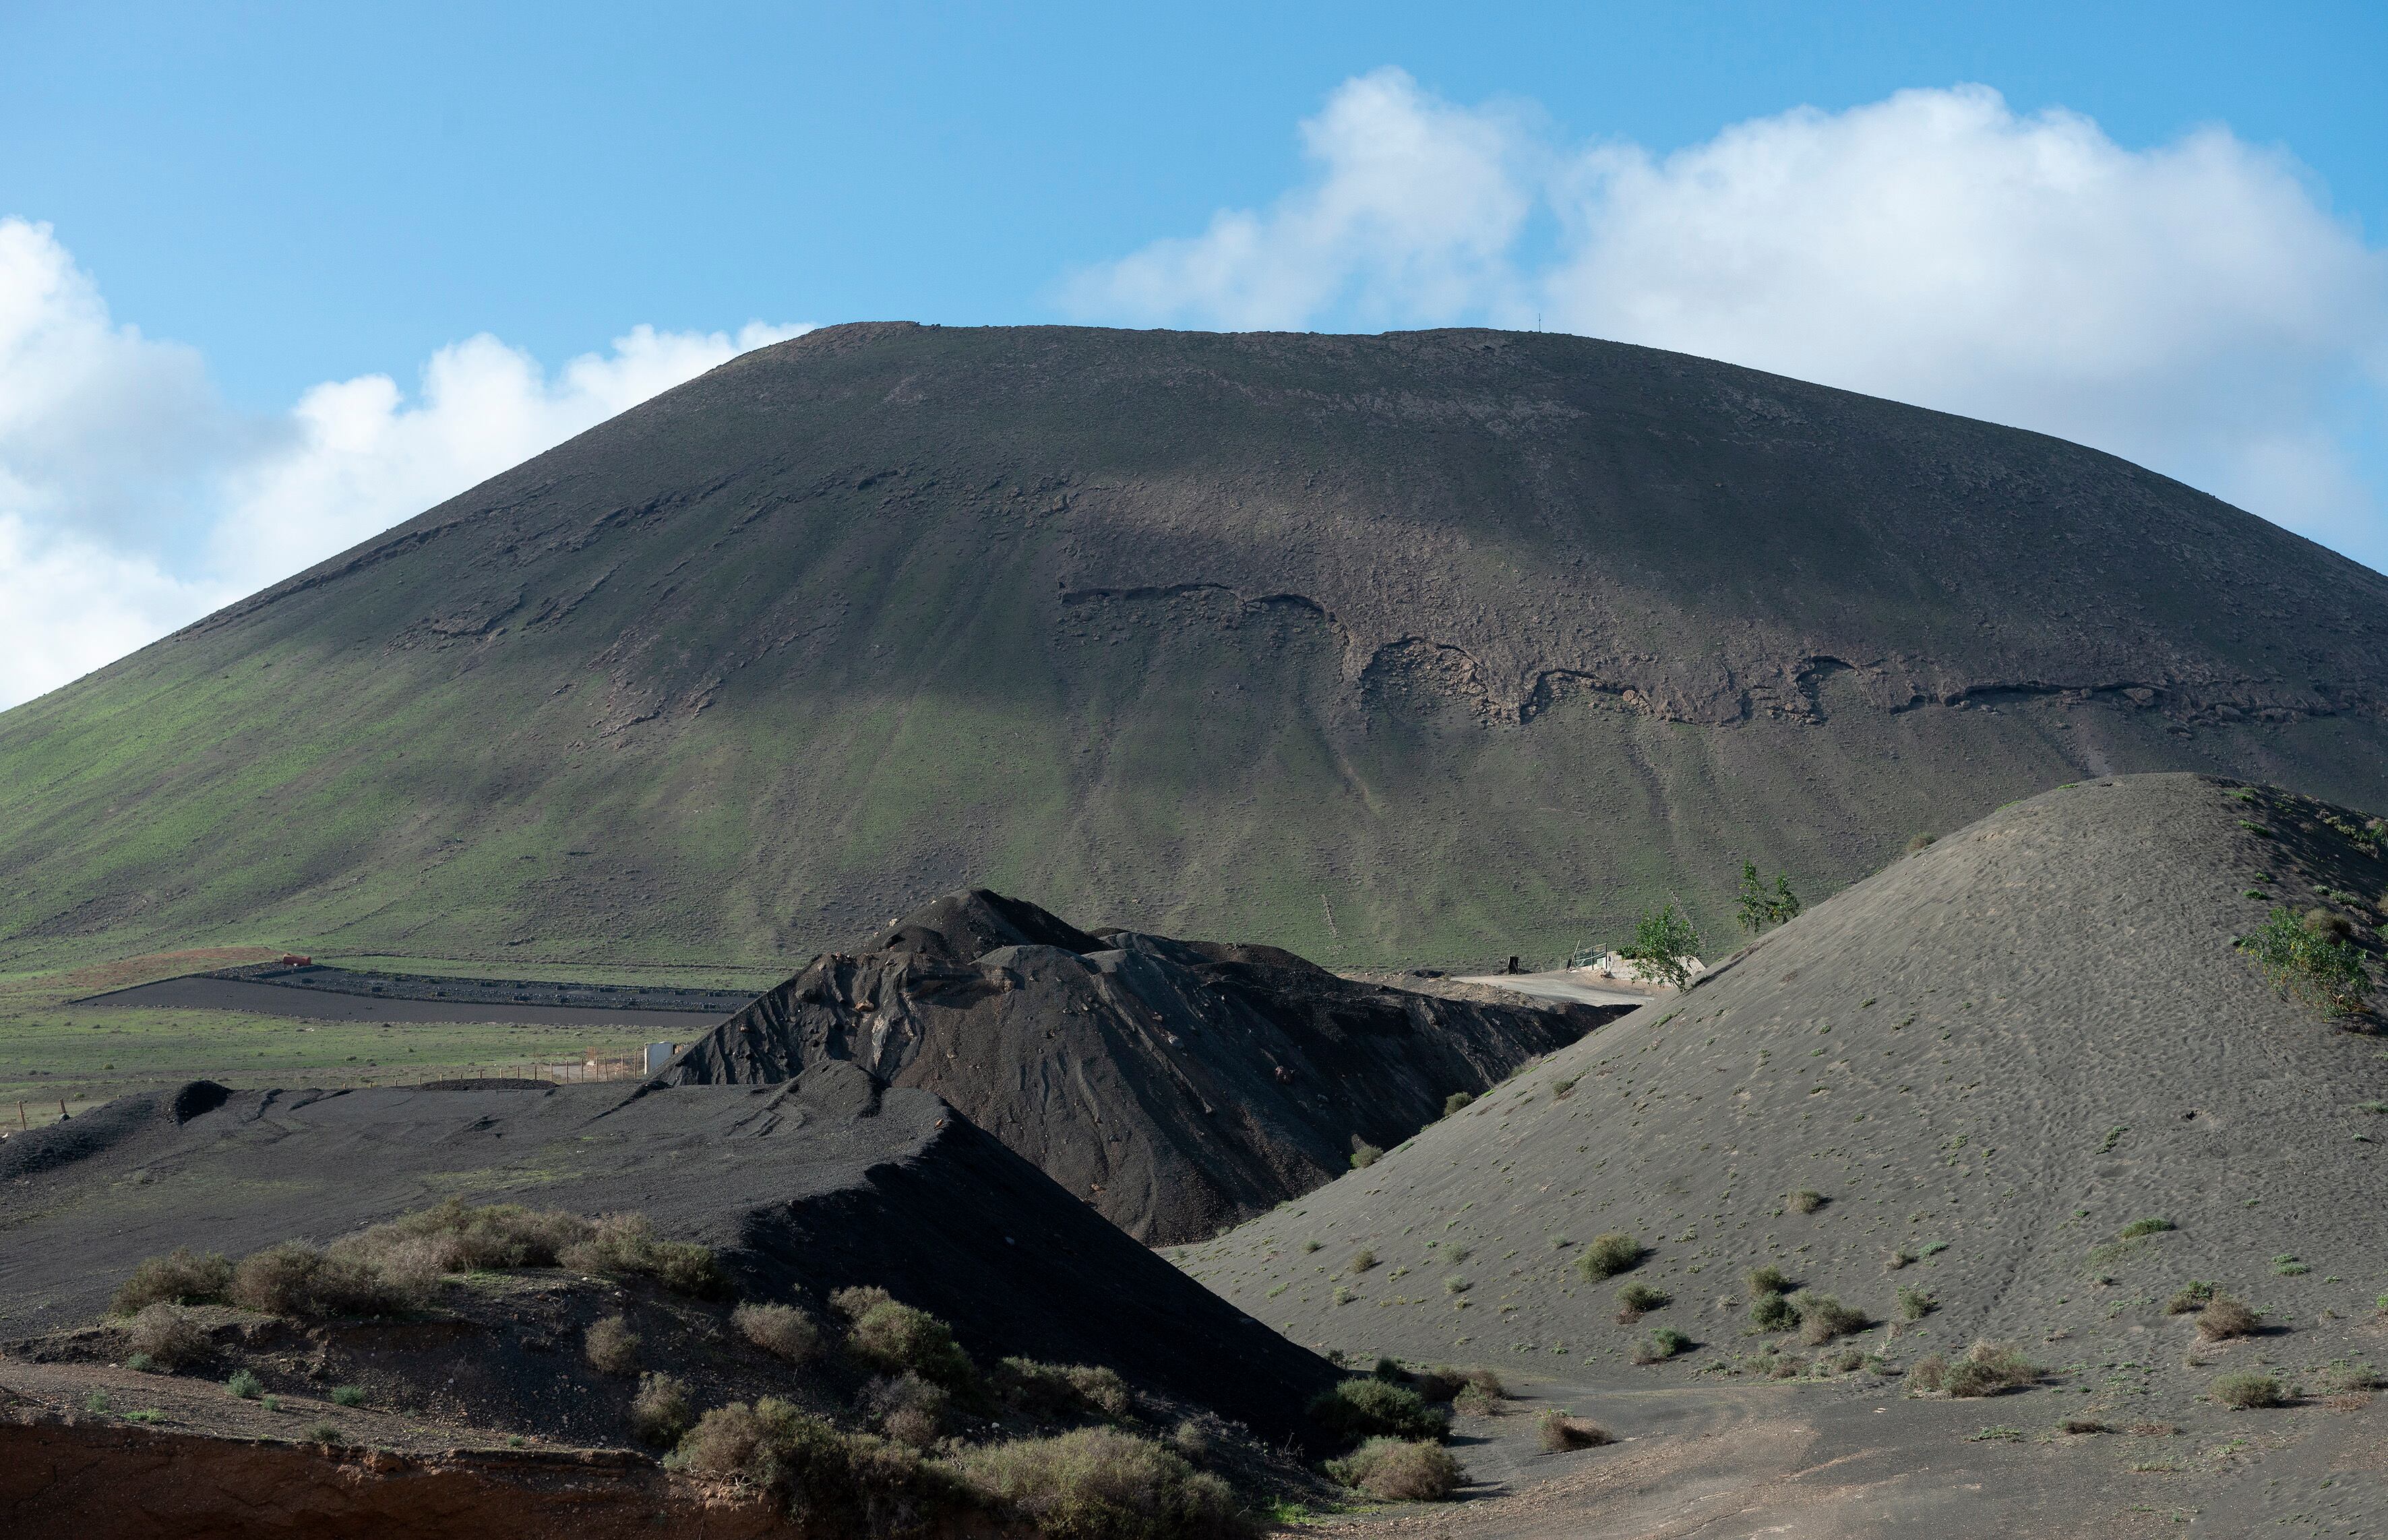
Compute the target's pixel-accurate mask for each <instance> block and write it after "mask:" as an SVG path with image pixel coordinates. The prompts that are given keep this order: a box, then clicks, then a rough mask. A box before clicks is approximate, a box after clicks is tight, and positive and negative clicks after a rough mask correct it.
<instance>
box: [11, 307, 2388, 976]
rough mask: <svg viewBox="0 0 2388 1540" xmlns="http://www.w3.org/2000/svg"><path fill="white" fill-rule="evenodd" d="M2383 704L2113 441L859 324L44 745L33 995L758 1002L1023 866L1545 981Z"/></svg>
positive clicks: (645, 418)
mask: <svg viewBox="0 0 2388 1540" xmlns="http://www.w3.org/2000/svg"><path fill="white" fill-rule="evenodd" d="M2383 703H2388V579H2383V578H2382V576H2381V575H2380V574H2378V573H2375V572H2371V571H2369V570H2368V569H2366V568H2364V567H2361V566H2356V564H2354V563H2352V562H2348V561H2345V560H2344V559H2342V558H2340V557H2338V556H2335V555H2332V554H2330V553H2329V552H2326V551H2324V550H2322V549H2320V548H2319V547H2318V546H2315V545H2313V544H2312V543H2310V542H2309V541H2304V540H2301V539H2299V538H2297V537H2295V536H2293V535H2290V534H2288V533H2286V532H2284V531H2282V530H2280V529H2279V528H2275V527H2273V526H2271V525H2268V524H2266V523H2264V522H2262V521H2261V520H2259V519H2256V518H2254V517H2252V516H2250V515H2246V514H2243V513H2241V512H2239V511H2238V510H2236V509H2233V508H2230V507H2229V506H2227V505H2225V504H2223V503H2218V502H2217V501H2215V500H2214V499H2212V498H2210V497H2206V496H2204V495H2203V494H2201V493H2198V492H2195V491H2192V490H2190V489H2188V488H2186V487H2183V486H2181V485H2179V484H2178V483H2176V482H2172V481H2168V480H2166V479H2165V478H2164V477H2159V476H2155V475H2153V474H2151V473H2149V472H2146V471H2144V470H2140V469H2138V468H2136V467H2134V466H2132V465H2127V464H2125V463H2123V462H2121V461H2118V460H2115V459H2114V458H2113V457H2111V456H2108V455H2104V454H2099V453H2096V452H2091V451H2089V450H2085V449H2082V448H2080V447H2078V446H2077V445H2072V444H2066V443H2064V442H2061V441H2058V440H2056V439H2047V438H2042V437H2039V436H2037V435H2033V434H2028V433H2020V432H2016V431H2013V430H2012V429H2007V428H2001V427H1996V426H1990V425H1988V424H1984V423H1976V422H1969V421H1966V420H1964V419H1962V418H1956V417H1950V416H1945V415H1941V414H1935V413H1930V412H1923V411H1918V410H1915V409H1912V408H1909V407H1902V406H1898V405H1895V404H1892V403H1890V402H1886V401H1875V400H1871V399H1868V398H1865V397H1861V396H1855V395H1851V394H1848V393H1847V392H1843V391H1836V390H1828V389H1823V388H1818V387H1814V386H1809V385H1803V384H1800V383H1798V382H1797V381H1794V380H1787V379H1783V378H1780V377H1777V376H1773V375H1761V374H1757V373H1753V372H1751V371H1749V370H1746V369H1736V368H1732V367H1728V366H1726V365H1722V364H1718V363H1708V362H1704V361H1701V360H1698V359H1693V358H1686V357H1683V356H1681V355H1677V354H1670V353H1662V352H1656V351H1652V350H1647V349H1641V348H1630V347H1623V346H1619V345H1616V344H1611V343H1603V342H1596V341H1592V340H1588V339H1585V338H1581V337H1556V336H1546V335H1519V334H1505V333H1496V332H1482V331H1444V332H1426V333H1409V334H1398V335H1391V336H1384V337H1316V336H1275V335H1251V336H1215V335H1203V334H1186V333H1168V332H1111V331H1098V330H1088V329H1075V328H1059V327H1030V328H991V329H985V330H951V329H941V328H936V327H919V326H908V325H859V326H845V327H837V328H833V329H831V330H828V331H823V332H819V333H815V334H813V335H811V336H808V337H802V338H799V339H797V340H795V341H793V342H789V343H787V344H784V345H782V346H780V347H776V348H770V349H766V350H761V351H758V352H756V353H751V354H748V355H746V356H745V357H743V358H740V359H738V360H736V361H734V362H732V363H729V364H726V365H724V366H723V367H721V368H719V369H717V370H715V371H714V372H712V373H711V374H709V375H705V376H704V377H703V378H701V379H698V380H695V381H692V382H691V383H690V384H688V385H687V386H684V387H682V388H680V389H677V390H674V391H671V392H668V393H667V394H666V395H664V396H661V397H659V398H657V399H656V400H654V401H650V402H648V403H647V404H645V405H643V406H641V407H639V408H638V409H636V410H634V411H632V412H629V413H626V414H623V415H622V416H620V417H618V418H616V419H615V420H614V421H612V422H609V423H607V424H605V425H603V426H601V427H599V428H596V429H594V430H592V431H591V432H590V433H587V434H584V435H582V436H581V437H580V438H578V439H574V440H573V441H571V442H570V443H567V444H564V445H561V446H559V447H558V448H556V449H555V450H553V451H552V452H549V453H546V454H543V455H541V456H540V457H539V458H537V459H536V460H533V461H530V462H528V463H527V464H526V465H522V466H520V467H517V468H516V469H514V470H513V471H510V472H508V473H506V474H505V475H503V476H502V477H497V478H495V479H494V480H491V481H490V482H489V483H487V484H485V485H483V486H481V487H478V488H476V489H474V490H472V491H470V492H468V493H465V494H464V495H463V496H461V497H458V498H456V499H454V500H452V501H451V502H450V503H446V504H444V505H442V506H440V507H438V508H436V509H433V510H431V511H430V512H428V513H426V514H425V515H422V516H420V517H418V518H416V519H413V520H412V521H410V522H409V523H407V524H405V525H403V526H401V527H400V528H396V529H393V530H390V531H389V532H387V534H384V535H382V536H378V537H376V538H375V539H374V540H373V541H368V542H366V543H365V544H363V545H361V546H359V547H357V548H356V549H355V550H353V551H350V552H348V553H346V554H342V555H341V556H339V557H337V558H336V559H334V560H332V561H328V562H325V563H324V564H323V565H322V566H318V567H316V568H314V569H313V570H311V571H309V572H307V573H304V574H301V575H300V576H299V577H297V578H294V579H291V580H289V581H287V582H285V583H282V584H278V585H276V586H275V587H274V588H273V589H271V590H269V591H267V592H263V593H260V594H258V595H256V596H255V597H253V598H251V599H248V600H246V601H244V602H242V603H241V604H239V605H234V606H232V607H231V608H229V609H227V610H225V611H223V612H222V613H221V614H219V615H216V616H213V617H210V618H209V619H208V620H206V621H204V622H202V623H200V624H198V625H197V626H194V627H192V628H191V629H189V630H186V631H184V632H183V633H181V634H180V635H177V636H175V637H172V638H170V639H168V640H167V641H165V642H162V643H159V644H158V645H156V646H154V647H152V648H149V649H147V650H146V651H145V652H143V653H142V654H140V655H137V656H135V657H133V658H130V659H127V660H125V661H124V662H122V663H120V664H117V665H114V666H112V667H110V668H108V669H106V670H103V671H102V672H101V673H99V674H98V675H95V676H94V677H93V678H91V679H88V680H85V681H81V682H78V683H76V684H74V685H70V686H69V687H67V688H66V689H63V690H60V691H57V692H56V693H54V694H52V695H50V696H48V697H45V698H44V699H43V700H40V701H36V702H32V703H30V704H29V705H27V706H22V707H19V709H17V710H15V711H12V712H10V713H8V714H7V715H6V716H5V717H0V871H6V872H8V873H9V876H10V879H11V880H10V882H9V883H8V884H6V885H5V888H6V891H0V954H6V955H12V956H32V957H54V956H55V957H67V956H78V957H80V956H95V955H108V954H112V955H124V954H127V953H130V952H133V951H139V950H149V949H157V948H161V947H168V946H183V945H187V944H188V942H189V940H190V938H192V937H193V936H196V935H204V934H211V933H222V934H231V933H233V932H235V931H236V932H238V933H239V934H240V935H244V936H254V935H273V936H275V937H277V938H278V940H279V941H280V942H281V944H284V945H287V946H292V947H296V948H299V949H301V950H314V949H319V948H320V949H325V950H329V949H334V948H337V949H340V950H345V951H349V952H354V953H368V952H371V953H391V954H398V955H405V956H438V957H451V958H503V959H506V960H507V961H508V962H509V963H510V964H516V965H518V964H520V963H521V962H522V961H525V960H529V959H538V960H542V961H620V960H625V959H629V960H635V961H656V962H665V961H669V962H676V963H679V962H690V961H705V962H736V963H741V964H746V965H763V964H766V963H769V962H772V961H774V960H777V959H781V958H790V957H804V956H810V955H812V954H813V953H815V952H817V951H819V950H820V949H822V948H824V947H826V946H828V945H830V944H831V942H832V940H833V938H834V937H837V936H840V935H854V934H857V932H860V931H862V930H864V929H866V928H869V927H870V926H874V925H877V924H879V923H883V920H884V919H885V918H886V917H887V916H890V915H894V914H898V913H902V912H904V911H905V910H908V909H910V908H912V907H913V906H916V905H918V904H920V903H921V902H922V901H923V900H924V899H926V898H928V897H932V896H934V895H935V894H937V893H939V892H942V891H946V890H947V889H950V888H952V887H954V886H956V885H959V884H961V883H963V882H965V881H984V882H988V883H990V884H992V885H996V886H998V887H1004V888H1009V889H1011V890H1013V891H1031V892H1035V893H1037V894H1040V895H1043V896H1046V897H1048V901H1050V902H1052V903H1053V904H1055V905H1056V906H1057V907H1060V908H1062V909H1064V910H1067V911H1069V912H1073V913H1086V914H1093V913H1104V914H1134V915H1137V916H1139V917H1140V918H1141V919H1142V922H1143V923H1145V924H1147V925H1148V926H1150V928H1153V929H1158V930H1164V931H1168V932H1171V933H1174V934H1179V935H1245V936H1260V937H1265V938H1267V939H1268V940H1270V941H1272V942H1274V943H1276V944H1277V945H1280V946H1286V947H1291V948H1297V949H1299V950H1300V951H1302V954H1303V955H1305V956H1308V957H1312V958H1315V959H1317V960H1320V961H1325V962H1327V963H1329V964H1331V965H1336V966H1355V967H1366V966H1384V965H1386V964H1389V963H1416V962H1445V963H1453V962H1459V961H1467V960H1470V959H1473V960H1478V961H1483V960H1490V959H1497V958H1501V957H1505V956H1508V955H1510V954H1512V953H1522V954H1532V955H1535V956H1536V957H1538V958H1539V959H1542V960H1548V959H1550V958H1551V957H1553V956H1554V955H1556V954H1558V953H1561V952H1564V951H1567V950H1571V949H1573V948H1577V947H1580V946H1582V945H1584V944H1586V943H1587V942H1608V941H1613V940H1615V939H1616V938H1617V937H1618V935H1620V932H1621V931H1622V930H1623V929H1624V928H1625V927H1626V926H1628V925H1630V923H1631V921H1632V915H1633V914H1634V913H1635V912H1636V911H1637V910H1640V909H1642V908H1644V907H1645V906H1647V905H1651V904H1655V903H1656V902H1658V901H1659V900H1660V899H1662V898H1664V897H1670V896H1671V897H1680V898H1681V899H1682V900H1683V901H1684V902H1685V903H1686V904H1687V905H1689V907H1690V908H1691V910H1692V911H1693V913H1694V915H1695V918H1696V919H1697V920H1698V921H1699V922H1700V923H1701V924H1702V926H1703V928H1704V929H1707V930H1708V931H1710V932H1711V933H1715V932H1718V931H1719V930H1721V931H1723V932H1725V933H1728V934H1729V933H1730V930H1731V926H1732V919H1731V913H1730V909H1729V904H1728V901H1727V900H1726V898H1725V895H1726V894H1727V893H1728V892H1729V889H1730V886H1731V880H1732V876H1733V874H1734V873H1736V872H1739V870H1740V867H1741V862H1742V861H1743V860H1744V859H1754V860H1755V861H1757V862H1758V864H1759V866H1760V867H1761V868H1764V869H1766V870H1768V871H1770V872H1771V871H1772V870H1774V869H1776V868H1784V869H1787V870H1789V871H1790V872H1791V873H1792V874H1793V876H1794V878H1795V880H1797V881H1798V882H1799V883H1800V885H1801V886H1802V888H1803V891H1806V892H1808V893H1809V894H1810V897H1815V896H1818V895H1821V894H1822V893H1823V892H1828V891H1831V890H1832V889H1835V888H1837V887H1839V886H1841V885H1846V884H1847V883H1849V882H1851V881H1854V880H1856V879H1857V878H1859V877H1861V876H1862V875H1864V874H1865V873H1866V872H1870V871H1872V870H1874V868H1875V867H1877V866H1878V865H1879V864H1880V863H1881V862H1882V861H1883V860H1884V859H1887V858H1888V857H1890V856H1891V855H1893V854H1895V853H1896V852H1897V851H1898V850H1899V847H1900V846H1901V844H1902V843H1903V842H1904V841H1905V840H1906V839H1907V837H1908V836H1909V835H1910V834H1913V833H1915V832H1916V831H1917V830H1919V829H1924V830H1940V831H1945V830H1948V829H1950V828H1953V827H1955V826H1956V825H1958V824H1959V823H1962V822H1964V821H1968V820H1970V819H1973V818H1975V817H1978V816H1979V815H1980V813H1981V812H1982V811H1983V810H1984V809H1985V808H1990V807H1994V806H1997V805H1999V804H2001V803H2002V802H2005V801H2008V800H2010V799H2012V798H2014V797H2017V796H2023V795H2031V794H2034V793H2036V792H2039V791H2040V790H2043V789H2045V788H2047V787H2048V786H2051V785H2055V784H2059V783H2064V782H2066V781H2072V780H2077V779H2081V778H2083V777H2085V776H2089V775H2102V774H2107V773H2120V772H2124V771H2130V770H2167V769H2169V770H2208V771H2216V772H2220V773H2225V774H2230V775H2236V776H2242V777H2245V778H2248V779H2253V780H2261V781H2269V782H2278V783H2287V784H2293V785H2295V786H2298V787H2300V788H2301V789H2304V790H2305V791H2308V792H2311V793H2313V794H2316V795H2325V796H2329V797H2331V798H2332V799H2333V800H2337V801H2341V802H2344V803H2347V804H2350V805H2356V806H2380V805H2382V804H2383V803H2388V769H2383V766H2388V719H2383V715H2382V713H2383ZM153 819H154V820H156V821H158V822H157V824H156V826H155V827H153V825H152V822H151V821H152V820H153ZM161 830H162V831H164V832H162V833H161V832H160V831H161ZM1712 939H1713V935H1712Z"/></svg>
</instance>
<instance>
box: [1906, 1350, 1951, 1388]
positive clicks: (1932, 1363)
mask: <svg viewBox="0 0 2388 1540" xmlns="http://www.w3.org/2000/svg"><path fill="white" fill-rule="evenodd" d="M1948 1388H1949V1360H1948V1359H1946V1358H1943V1357H1942V1356H1940V1355H1938V1354H1937V1353H1932V1354H1926V1355H1924V1356H1923V1357H1921V1358H1918V1359H1916V1360H1915V1362H1914V1363H1913V1364H1912V1365H1910V1366H1908V1370H1907V1393H1908V1394H1910V1395H1932V1394H1937V1393H1938V1392H1941V1391H1944V1390H1947V1389H1948Z"/></svg>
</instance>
